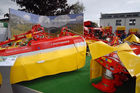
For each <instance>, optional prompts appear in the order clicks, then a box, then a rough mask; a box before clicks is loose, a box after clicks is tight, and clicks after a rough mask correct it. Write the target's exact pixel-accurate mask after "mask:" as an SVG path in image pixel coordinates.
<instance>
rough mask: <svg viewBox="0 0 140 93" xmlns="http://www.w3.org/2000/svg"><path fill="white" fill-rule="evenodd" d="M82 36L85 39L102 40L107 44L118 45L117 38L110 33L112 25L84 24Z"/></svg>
mask: <svg viewBox="0 0 140 93" xmlns="http://www.w3.org/2000/svg"><path fill="white" fill-rule="evenodd" d="M84 38H85V39H86V40H93V41H103V42H105V43H107V44H109V45H118V44H119V43H120V42H119V38H118V37H116V36H114V35H113V33H112V27H111V26H109V27H106V28H101V27H86V26H84Z"/></svg>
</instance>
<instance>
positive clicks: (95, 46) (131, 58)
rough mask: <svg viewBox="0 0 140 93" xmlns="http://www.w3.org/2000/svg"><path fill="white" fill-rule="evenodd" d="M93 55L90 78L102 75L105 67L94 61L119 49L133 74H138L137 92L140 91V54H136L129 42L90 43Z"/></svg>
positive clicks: (119, 54)
mask: <svg viewBox="0 0 140 93" xmlns="http://www.w3.org/2000/svg"><path fill="white" fill-rule="evenodd" d="M89 49H90V53H91V56H92V60H91V66H90V71H91V72H90V74H91V75H90V78H91V79H94V78H97V77H99V76H101V75H102V72H103V68H102V66H101V65H99V63H97V62H96V61H94V60H95V59H96V58H99V57H101V56H104V55H107V54H109V53H111V52H114V51H117V53H118V56H119V58H120V60H121V61H122V63H123V64H124V66H125V67H126V69H127V70H128V71H129V73H130V75H131V76H136V78H137V79H136V93H140V67H139V66H140V56H138V55H136V54H135V53H134V52H133V51H132V49H131V48H130V46H129V45H128V44H127V43H124V44H121V45H119V46H116V47H113V46H109V45H107V44H105V43H103V42H101V41H99V42H95V43H92V44H89Z"/></svg>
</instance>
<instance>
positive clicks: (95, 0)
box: [0, 0, 140, 22]
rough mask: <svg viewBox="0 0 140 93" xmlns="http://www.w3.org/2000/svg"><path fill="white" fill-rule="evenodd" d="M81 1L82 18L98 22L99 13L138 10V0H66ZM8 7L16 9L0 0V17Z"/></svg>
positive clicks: (7, 2) (10, 2)
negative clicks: (82, 6)
mask: <svg viewBox="0 0 140 93" xmlns="http://www.w3.org/2000/svg"><path fill="white" fill-rule="evenodd" d="M77 1H79V2H81V3H83V5H84V6H85V11H84V20H91V21H96V22H99V18H100V13H123V12H140V0H68V3H71V4H73V3H75V2H77ZM8 8H13V9H18V6H17V4H16V3H14V2H12V1H11V0H0V10H2V12H1V11H0V18H2V17H3V14H4V13H6V12H8Z"/></svg>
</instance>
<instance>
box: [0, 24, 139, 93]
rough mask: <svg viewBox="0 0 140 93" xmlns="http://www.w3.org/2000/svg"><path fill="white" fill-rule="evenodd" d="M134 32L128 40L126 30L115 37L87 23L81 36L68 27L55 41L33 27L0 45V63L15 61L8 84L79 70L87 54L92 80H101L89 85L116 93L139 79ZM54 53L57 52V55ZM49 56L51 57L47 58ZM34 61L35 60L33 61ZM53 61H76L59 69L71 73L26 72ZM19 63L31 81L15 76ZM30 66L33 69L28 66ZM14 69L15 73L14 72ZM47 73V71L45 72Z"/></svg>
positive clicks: (119, 31) (105, 29) (118, 29)
mask: <svg viewBox="0 0 140 93" xmlns="http://www.w3.org/2000/svg"><path fill="white" fill-rule="evenodd" d="M136 32H137V31H136V30H135V32H134V30H133V29H132V30H130V33H129V34H130V35H129V36H128V37H127V35H126V33H125V27H118V28H117V30H116V35H114V34H113V32H112V28H111V27H106V28H96V27H91V23H90V22H85V24H84V34H83V35H78V34H77V33H74V31H72V30H70V29H68V27H63V28H62V30H61V33H60V34H59V35H58V37H55V38H53V37H50V36H48V34H49V33H46V32H45V31H44V28H43V27H41V26H40V25H35V26H33V27H32V29H31V30H30V31H28V32H26V33H23V34H20V35H15V36H14V38H12V39H9V40H7V41H4V42H0V57H1V59H0V60H1V61H4V60H6V58H5V57H6V56H17V57H18V58H17V60H16V63H15V65H14V67H13V68H12V70H13V71H12V73H13V74H12V75H15V76H12V79H11V83H17V82H21V81H26V80H32V79H35V78H39V77H42V76H46V75H52V74H56V73H60V72H66V71H72V70H76V69H79V68H82V67H83V66H84V64H85V56H86V50H87V52H90V54H91V56H92V60H91V68H92V70H91V79H94V78H97V77H98V76H102V80H101V82H99V83H98V84H94V83H92V85H93V86H94V87H95V88H97V89H99V90H101V91H103V92H107V93H113V92H115V91H116V86H117V87H118V86H121V85H122V84H123V83H124V82H127V81H128V80H129V78H130V77H136V78H137V79H136V80H138V79H139V76H138V74H139V73H140V70H139V68H138V66H137V65H139V64H140V63H139V62H140V56H139V55H140V39H139V38H138V37H136V36H135V35H137V33H136ZM134 34H135V35H134ZM126 37H127V38H126ZM85 40H86V42H85ZM123 42H127V43H123ZM86 46H88V49H86ZM60 47H61V48H60ZM63 49H64V50H63ZM57 50H60V51H59V52H58V51H57ZM54 51H57V52H54ZM103 51H104V52H103ZM60 52H61V53H60ZM49 53H50V55H48V54H49ZM56 53H60V55H59V57H58V55H57V56H54V55H55V54H56ZM63 54H64V55H65V56H64V55H63ZM52 55H53V57H52ZM77 55H78V56H77ZM37 56H40V58H39V59H38V58H35V57H37ZM45 56H46V58H45ZM126 57H127V58H128V59H127V58H126ZM33 58H34V60H32V59H33ZM52 59H53V60H52ZM56 59H57V62H58V60H59V63H61V62H63V61H67V60H68V61H70V62H71V63H72V62H73V60H75V63H74V64H71V65H69V66H70V67H63V66H62V67H60V66H58V67H59V68H61V70H62V68H64V69H65V68H70V70H69V69H65V70H64V69H63V70H62V71H61V70H58V69H57V70H56V71H54V72H53V71H51V69H49V70H50V71H51V72H52V73H46V72H42V71H41V70H40V71H37V72H38V73H39V74H37V73H34V71H33V72H31V71H30V70H29V69H30V68H32V69H34V68H35V67H36V66H37V65H36V63H38V64H40V65H41V67H42V66H45V62H48V61H52V62H54V61H56ZM25 61H26V62H25ZM29 61H31V63H28V62H29ZM132 61H133V62H132ZM134 61H136V62H134ZM21 62H23V63H24V66H26V67H23V68H25V69H26V71H27V72H26V73H28V74H30V75H28V74H27V76H29V77H31V78H29V77H28V79H26V78H24V76H18V74H19V73H20V70H21V71H23V70H22V69H21V67H22V66H23V63H22V64H21ZM35 62H36V63H35ZM80 62H81V63H80ZM32 64H33V66H31V65H32ZM43 64H44V65H43ZM51 64H52V63H51ZM64 64H66V63H63V65H64ZM75 64H76V65H75ZM134 64H135V65H134ZM46 65H48V64H46ZM66 66H67V65H66ZM58 67H56V68H58ZM74 67H77V68H74ZM15 69H16V70H18V71H17V72H14V71H15ZM44 69H46V68H44ZM46 71H48V69H46ZM57 71H58V72H57ZM35 72H36V71H35ZM15 73H16V74H15ZM31 73H34V74H31ZM19 75H21V74H19ZM23 75H24V74H23ZM32 75H33V76H32ZM17 77H18V78H17ZM13 78H15V79H13ZM138 85H139V82H136V93H139V92H140V87H139V86H138Z"/></svg>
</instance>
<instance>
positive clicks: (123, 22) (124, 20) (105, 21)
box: [100, 17, 140, 33]
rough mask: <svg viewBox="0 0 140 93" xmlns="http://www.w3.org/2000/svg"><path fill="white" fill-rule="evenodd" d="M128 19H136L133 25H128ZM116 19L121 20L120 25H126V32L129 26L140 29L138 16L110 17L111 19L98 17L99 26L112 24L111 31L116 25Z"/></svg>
mask: <svg viewBox="0 0 140 93" xmlns="http://www.w3.org/2000/svg"><path fill="white" fill-rule="evenodd" d="M130 19H136V24H135V25H129V20H130ZM116 20H121V26H125V27H126V32H127V33H128V31H129V29H130V28H138V29H139V31H140V17H133V18H111V19H100V26H102V27H105V26H112V29H113V32H115V30H116V28H117V26H116Z"/></svg>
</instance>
